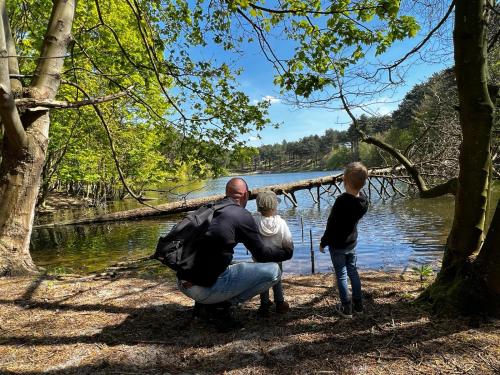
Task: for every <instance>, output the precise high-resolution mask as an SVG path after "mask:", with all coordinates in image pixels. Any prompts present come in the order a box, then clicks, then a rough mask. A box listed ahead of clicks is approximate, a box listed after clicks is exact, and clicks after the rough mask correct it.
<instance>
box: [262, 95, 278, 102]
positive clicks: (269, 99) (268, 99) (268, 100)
mask: <svg viewBox="0 0 500 375" xmlns="http://www.w3.org/2000/svg"><path fill="white" fill-rule="evenodd" d="M261 100H262V101H266V102H269V103H270V104H276V103H280V102H281V99H278V98H276V97H274V96H272V95H266V96H264V97H263V98H262V99H261Z"/></svg>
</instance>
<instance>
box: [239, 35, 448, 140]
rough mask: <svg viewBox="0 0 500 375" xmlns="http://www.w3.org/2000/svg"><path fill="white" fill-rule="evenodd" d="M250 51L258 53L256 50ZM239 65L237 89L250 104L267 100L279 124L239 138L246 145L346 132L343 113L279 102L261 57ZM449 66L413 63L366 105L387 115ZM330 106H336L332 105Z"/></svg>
mask: <svg viewBox="0 0 500 375" xmlns="http://www.w3.org/2000/svg"><path fill="white" fill-rule="evenodd" d="M413 43H417V42H416V41H415V42H413ZM413 43H411V44H410V42H409V41H408V42H407V43H400V44H399V45H397V46H395V47H394V48H392V50H391V54H393V55H395V56H403V55H404V54H405V53H406V52H407V51H408V46H413V45H414V44H413ZM410 49H411V47H410ZM253 52H254V53H255V54H258V51H256V50H254V51H253ZM241 63H242V66H243V68H244V72H243V73H242V74H241V76H240V77H239V82H240V85H241V88H242V89H243V91H245V92H246V93H247V95H249V96H250V98H251V99H252V100H254V101H257V100H262V99H263V98H268V99H269V100H270V102H271V107H270V109H269V117H270V119H271V121H272V122H273V123H280V124H281V125H280V127H279V128H278V129H275V128H274V127H272V126H269V127H267V128H266V129H264V130H263V131H261V132H260V133H259V134H260V137H261V139H257V138H256V135H257V134H255V133H254V134H252V135H250V136H246V137H243V139H246V140H248V141H249V142H248V144H249V145H252V146H260V145H263V144H273V143H281V142H282V141H283V140H286V141H295V140H298V139H300V138H302V137H305V136H308V135H314V134H318V135H322V134H323V133H324V132H325V130H326V129H337V130H346V129H347V128H348V127H349V124H350V119H349V117H348V115H347V114H346V113H345V111H342V110H338V109H327V108H297V107H295V106H292V105H287V104H285V103H283V101H282V98H281V96H280V92H279V88H278V87H276V86H274V85H273V78H274V71H273V70H272V67H270V66H269V65H267V64H265V63H264V62H263V60H262V57H254V58H249V56H246V57H244V58H242V60H241ZM452 64H453V61H452V60H451V58H450V57H448V58H444V59H442V60H441V61H439V62H433V63H416V64H414V65H413V66H412V68H411V71H410V72H409V73H407V75H406V77H405V83H404V84H402V85H400V86H398V87H397V88H395V89H394V90H389V91H387V92H384V93H382V94H381V95H380V96H378V97H376V98H374V99H373V101H370V103H373V102H374V101H375V102H376V103H374V104H371V105H370V106H369V110H370V112H372V113H378V114H380V115H385V114H389V113H391V112H392V111H394V110H395V109H396V108H397V106H398V104H399V102H400V101H401V100H402V99H403V97H404V95H405V94H406V93H407V92H408V91H409V90H410V89H411V88H412V87H413V86H414V85H415V84H418V83H422V82H425V80H426V79H427V78H429V77H430V76H431V75H432V74H434V73H435V72H438V71H440V70H442V69H444V68H446V67H449V66H451V65H452ZM333 106H338V104H337V105H335V104H333ZM354 113H355V114H356V115H357V116H359V115H361V114H362V113H363V111H362V110H355V111H354Z"/></svg>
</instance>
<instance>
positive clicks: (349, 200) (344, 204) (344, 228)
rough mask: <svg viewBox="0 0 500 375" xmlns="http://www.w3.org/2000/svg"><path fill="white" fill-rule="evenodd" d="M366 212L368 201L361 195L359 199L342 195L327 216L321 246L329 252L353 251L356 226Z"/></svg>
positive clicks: (356, 235) (356, 231) (356, 237)
mask: <svg viewBox="0 0 500 375" xmlns="http://www.w3.org/2000/svg"><path fill="white" fill-rule="evenodd" d="M367 210H368V201H367V199H366V197H365V196H364V195H362V194H360V195H359V197H355V196H354V195H351V194H348V193H343V194H342V195H340V196H339V197H338V198H337V199H336V200H335V203H334V205H333V207H332V210H331V212H330V216H328V222H327V224H326V230H325V234H323V237H322V238H321V246H322V247H326V246H328V247H329V248H330V250H336V249H353V248H354V247H355V246H356V241H357V239H358V230H357V224H358V221H359V219H361V218H362V217H363V216H364V214H365V213H366V211H367Z"/></svg>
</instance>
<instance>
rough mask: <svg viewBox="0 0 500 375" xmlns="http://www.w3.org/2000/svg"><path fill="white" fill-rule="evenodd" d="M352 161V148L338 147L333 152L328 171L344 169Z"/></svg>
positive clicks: (329, 159)
mask: <svg viewBox="0 0 500 375" xmlns="http://www.w3.org/2000/svg"><path fill="white" fill-rule="evenodd" d="M351 161H352V150H351V148H350V147H347V146H338V147H336V148H334V149H333V150H332V151H331V153H330V155H329V158H328V161H327V163H326V166H327V168H328V169H342V168H344V167H345V166H346V164H348V163H349V162H351Z"/></svg>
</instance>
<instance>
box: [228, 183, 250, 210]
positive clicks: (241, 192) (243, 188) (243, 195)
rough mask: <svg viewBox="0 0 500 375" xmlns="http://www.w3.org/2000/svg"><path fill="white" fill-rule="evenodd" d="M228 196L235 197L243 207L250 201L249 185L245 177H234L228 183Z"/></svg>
mask: <svg viewBox="0 0 500 375" xmlns="http://www.w3.org/2000/svg"><path fill="white" fill-rule="evenodd" d="M226 197H230V198H233V199H234V200H235V201H236V202H238V204H239V205H240V206H241V207H245V206H246V205H247V202H248V185H247V183H246V182H245V180H244V179H242V178H240V177H234V178H232V179H230V180H229V181H228V182H227V184H226Z"/></svg>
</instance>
